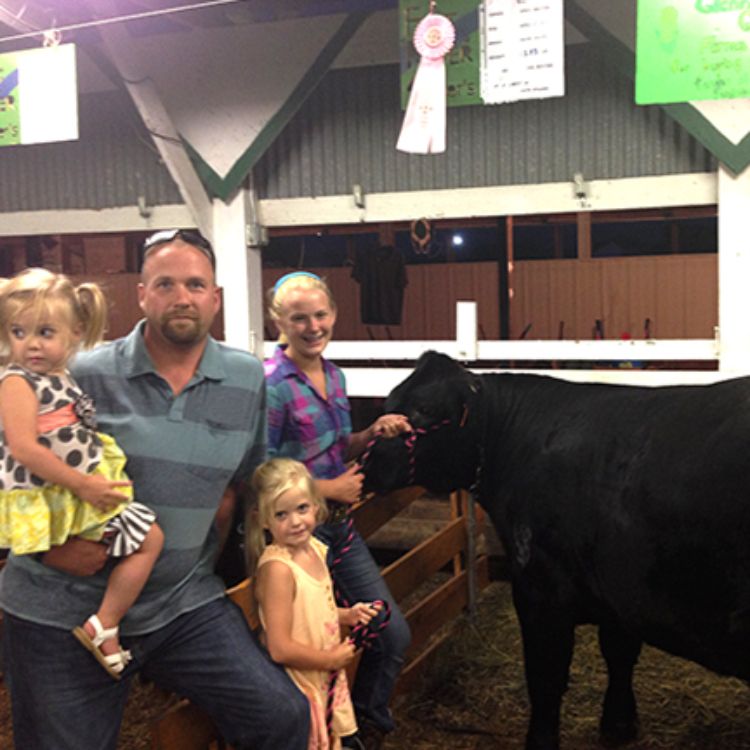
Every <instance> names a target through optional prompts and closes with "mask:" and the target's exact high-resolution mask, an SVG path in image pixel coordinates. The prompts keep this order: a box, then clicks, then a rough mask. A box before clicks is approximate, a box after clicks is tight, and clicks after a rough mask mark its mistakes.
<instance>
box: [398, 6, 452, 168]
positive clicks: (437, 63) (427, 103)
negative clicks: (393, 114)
mask: <svg viewBox="0 0 750 750" xmlns="http://www.w3.org/2000/svg"><path fill="white" fill-rule="evenodd" d="M455 39H456V30H455V28H454V27H453V24H452V23H451V22H450V20H449V19H448V18H446V17H445V16H441V15H438V14H437V13H430V14H429V15H427V16H425V17H424V18H423V19H422V20H421V21H420V22H419V24H418V25H417V28H416V29H415V30H414V47H415V49H416V50H417V52H418V53H419V54H420V56H421V59H420V61H419V67H418V68H417V74H416V75H415V76H414V81H413V83H412V87H411V94H410V95H409V104H408V105H407V107H406V114H405V115H404V124H403V125H402V126H401V134H400V135H399V137H398V142H397V143H396V148H397V149H398V150H399V151H406V152H407V153H410V154H440V153H442V152H443V151H445V108H446V103H445V62H444V61H443V57H445V55H447V54H448V52H450V51H451V49H452V48H453V42H454V41H455Z"/></svg>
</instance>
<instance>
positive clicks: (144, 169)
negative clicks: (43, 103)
mask: <svg viewBox="0 0 750 750" xmlns="http://www.w3.org/2000/svg"><path fill="white" fill-rule="evenodd" d="M79 121H80V138H79V140H77V141H67V142H64V143H45V144H39V145H33V146H6V147H4V148H0V211H3V212H8V211H40V210H54V209H66V208H67V209H75V208H83V209H97V208H110V207H115V206H134V205H136V204H137V202H138V196H139V195H142V196H144V198H145V199H146V203H147V204H148V205H151V206H154V205H162V204H170V203H182V198H181V197H180V193H179V191H178V190H177V186H176V185H175V184H174V182H173V181H172V178H171V177H170V176H169V172H168V171H167V169H166V168H165V167H164V165H163V164H161V162H160V160H159V155H158V154H157V153H156V150H155V148H154V145H153V143H152V142H151V139H150V137H149V136H148V134H147V133H146V132H145V130H144V126H143V123H142V122H141V120H140V117H139V116H138V114H137V112H136V111H135V109H134V108H133V104H132V102H131V100H130V97H129V96H128V94H127V93H125V92H103V93H96V94H87V95H83V96H81V97H80V100H79Z"/></svg>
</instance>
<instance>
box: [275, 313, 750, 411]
mask: <svg viewBox="0 0 750 750" xmlns="http://www.w3.org/2000/svg"><path fill="white" fill-rule="evenodd" d="M456 320H457V326H456V328H457V335H456V339H455V340H454V341H445V340H443V341H437V340H435V341H433V340H429V341H332V342H331V343H330V344H329V345H328V348H327V349H326V357H328V358H329V359H331V360H332V361H334V362H341V361H345V362H360V361H361V362H362V366H359V365H357V366H348V367H344V372H345V374H346V378H347V390H348V392H349V395H350V396H354V397H383V396H386V395H387V394H388V393H389V392H390V391H391V389H392V388H393V387H394V386H396V385H398V384H399V383H400V382H401V381H402V380H403V379H404V378H405V377H406V376H407V375H408V374H409V373H410V372H411V369H412V368H411V366H410V364H411V363H412V362H414V361H415V360H417V359H418V358H419V356H420V355H421V354H422V353H423V352H426V351H428V350H434V351H439V352H443V353H444V354H448V355H449V356H451V357H453V358H454V359H457V360H459V361H462V362H466V363H467V364H468V365H469V366H470V367H471V369H472V370H473V371H475V372H504V371H506V370H507V371H509V372H510V371H512V372H516V373H518V372H534V373H536V374H543V375H552V376H554V377H557V378H562V379H565V380H575V381H580V382H605V383H622V384H631V385H649V386H658V385H686V384H691V385H692V384H705V383H713V382H716V381H718V380H724V379H726V378H728V377H733V376H736V375H740V374H744V373H727V372H723V371H722V372H720V371H718V370H714V369H706V370H681V369H672V370H668V369H653V370H650V369H640V368H638V367H633V366H632V363H639V362H642V363H644V365H645V364H647V363H648V362H676V363H679V362H690V363H694V362H710V363H714V364H715V363H716V362H718V361H719V358H720V353H721V352H720V344H719V342H718V340H714V339H669V340H652V339H649V340H628V341H535V340H528V341H527V340H524V341H479V340H477V335H476V332H477V314H476V303H475V302H458V303H457V307H456ZM274 346H275V344H274V343H273V342H266V343H265V345H264V352H265V356H270V354H271V352H272V351H273V348H274ZM378 362H380V363H381V366H379V367H378V366H374V364H375V363H378ZM529 362H543V363H546V364H547V368H542V369H536V368H534V369H533V370H526V369H519V368H518V367H517V365H518V364H519V363H529ZM600 362H607V363H620V367H616V366H615V367H613V368H611V369H594V366H595V365H596V363H600ZM388 363H398V365H397V366H389V365H388ZM483 363H484V364H483ZM506 363H507V364H506ZM510 363H514V365H516V366H514V367H513V368H512V370H511V369H510V368H509V366H508V365H509V364H510ZM552 363H554V365H552ZM583 363H591V364H592V367H591V368H586V367H585V366H584V365H583Z"/></svg>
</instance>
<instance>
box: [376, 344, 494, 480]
mask: <svg viewBox="0 0 750 750" xmlns="http://www.w3.org/2000/svg"><path fill="white" fill-rule="evenodd" d="M479 390H480V389H479V380H478V378H477V377H476V376H474V375H472V374H471V373H470V372H468V371H467V370H465V369H464V368H463V367H462V366H461V365H459V364H458V363H457V362H456V361H454V360H452V359H451V358H450V357H447V356H445V355H444V354H438V353H436V352H427V353H426V354H423V355H422V357H421V358H420V359H419V361H418V362H417V366H416V368H415V370H414V372H413V373H412V374H411V375H410V376H409V377H408V378H407V379H406V380H405V381H404V382H403V383H401V384H400V385H398V386H397V387H396V388H394V390H393V391H392V392H391V394H390V395H389V396H388V399H387V401H386V411H388V412H398V413H401V414H405V415H406V416H407V417H408V418H409V421H410V422H411V425H412V427H413V428H414V432H413V433H410V434H409V433H407V434H403V435H399V436H398V437H395V438H390V439H386V438H380V439H378V440H377V441H376V442H375V444H374V445H373V446H372V448H371V449H370V451H369V452H368V454H367V456H366V458H365V461H364V465H363V471H364V474H365V489H366V490H368V491H370V490H374V491H376V492H381V493H383V492H389V491H391V490H394V489H398V488H400V487H406V486H408V485H410V484H417V485H421V486H423V487H426V488H427V489H429V490H432V491H433V492H449V491H451V490H454V489H458V488H459V487H464V488H468V487H470V486H471V485H472V483H473V482H474V478H475V476H476V471H477V465H478V462H479V450H478V443H479V433H478V430H479V425H480V424H481V418H480V415H479V400H480V394H479Z"/></svg>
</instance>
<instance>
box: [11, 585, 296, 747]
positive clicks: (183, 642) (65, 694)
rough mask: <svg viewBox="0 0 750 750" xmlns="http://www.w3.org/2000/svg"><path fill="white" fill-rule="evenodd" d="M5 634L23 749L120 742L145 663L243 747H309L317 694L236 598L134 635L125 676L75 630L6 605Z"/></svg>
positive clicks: (128, 641) (127, 643)
mask: <svg viewBox="0 0 750 750" xmlns="http://www.w3.org/2000/svg"><path fill="white" fill-rule="evenodd" d="M4 637H5V669H6V674H5V677H6V680H7V681H8V683H9V688H10V693H11V699H12V708H13V735H14V739H15V746H16V747H17V748H19V750H115V748H116V746H117V735H118V732H119V728H120V722H121V720H122V712H123V708H124V705H125V700H126V698H127V693H128V688H129V685H130V681H131V680H132V678H133V676H134V675H135V673H136V672H137V671H138V670H139V669H140V670H141V671H142V673H143V675H144V676H145V677H147V678H148V679H151V680H153V681H154V683H156V684H157V685H158V686H159V687H163V688H165V689H167V690H170V691H173V692H175V693H177V694H178V695H181V696H184V697H186V698H189V699H190V700H191V701H192V702H193V703H195V704H196V705H197V706H200V707H201V708H203V709H204V710H205V711H206V712H207V713H208V714H209V715H210V716H211V717H212V718H213V719H214V721H215V722H216V725H217V726H218V728H219V731H220V732H221V734H222V736H223V737H224V739H225V740H227V742H229V743H231V744H232V745H233V746H235V747H237V748H247V749H249V748H252V750H261V748H262V749H263V750H280V749H281V748H284V749H285V750H286V749H287V748H289V750H292V749H293V750H306V748H307V739H308V733H309V716H310V708H309V704H308V702H307V699H306V698H305V697H304V695H303V694H302V693H301V692H300V691H299V690H297V688H296V687H295V686H294V684H293V683H292V682H291V680H290V679H289V677H288V676H287V675H286V673H285V672H284V670H283V669H282V668H281V667H279V666H277V665H276V664H274V663H273V662H271V661H270V659H269V658H268V657H267V655H266V654H265V652H264V651H263V650H262V649H261V648H260V647H259V646H258V644H257V643H256V641H255V639H254V637H253V635H252V633H251V632H250V630H249V628H248V627H247V624H246V622H245V619H244V617H243V615H242V613H241V612H240V610H239V608H238V607H236V606H235V605H234V604H232V603H231V602H229V601H228V600H226V599H220V600H218V601H215V602H211V603H209V604H207V605H205V606H203V607H200V608H199V609H197V610H195V611H193V612H189V613H187V614H184V615H181V616H180V617H178V618H177V619H176V620H174V621H173V622H171V623H170V624H169V625H167V626H165V627H163V628H161V629H160V630H158V631H155V632H154V633H149V634H148V635H145V636H137V637H131V638H128V637H124V638H123V647H124V648H127V649H130V651H131V652H132V654H133V661H132V662H131V663H130V664H129V665H128V667H127V668H126V669H125V671H124V672H123V678H122V680H120V681H116V680H113V679H112V678H111V677H110V676H109V675H108V674H107V673H106V672H105V671H104V669H103V668H102V667H100V666H99V664H98V663H97V662H96V661H95V660H94V659H93V657H92V656H91V654H89V652H88V651H86V649H84V648H83V647H82V646H81V645H80V644H79V643H78V642H77V641H76V640H75V638H74V636H73V635H72V634H71V633H70V632H68V631H67V630H61V629H58V628H51V627H47V626H43V625H37V624H35V623H32V622H28V621H26V620H21V619H19V618H17V617H13V616H12V615H8V614H7V613H6V615H5V619H4Z"/></svg>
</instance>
